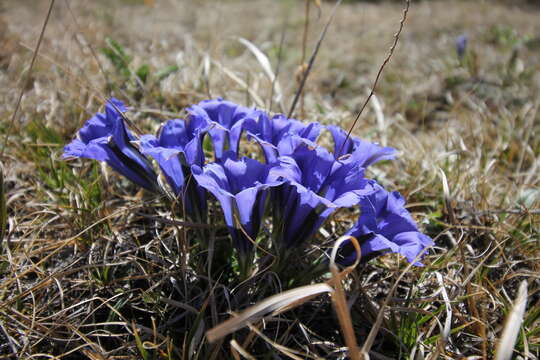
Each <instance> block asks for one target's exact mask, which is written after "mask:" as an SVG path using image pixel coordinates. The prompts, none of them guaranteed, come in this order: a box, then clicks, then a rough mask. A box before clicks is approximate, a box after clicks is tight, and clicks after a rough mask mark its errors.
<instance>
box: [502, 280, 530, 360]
mask: <svg viewBox="0 0 540 360" xmlns="http://www.w3.org/2000/svg"><path fill="white" fill-rule="evenodd" d="M526 307H527V280H523V281H522V282H521V284H519V290H518V295H517V297H516V300H515V301H514V306H513V307H512V311H511V312H510V314H509V315H508V317H507V318H506V325H505V326H504V330H503V334H502V336H501V339H500V340H499V344H498V345H497V351H496V355H495V360H509V359H511V358H512V353H513V352H514V346H515V345H516V340H517V338H518V335H519V330H520V329H521V323H522V322H523V316H524V315H525V309H526Z"/></svg>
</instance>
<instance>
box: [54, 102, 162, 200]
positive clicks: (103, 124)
mask: <svg viewBox="0 0 540 360" xmlns="http://www.w3.org/2000/svg"><path fill="white" fill-rule="evenodd" d="M124 111H126V108H125V106H124V104H123V103H122V102H121V101H120V100H117V99H114V98H111V99H110V100H109V101H108V102H107V104H106V105H105V113H97V114H96V115H94V116H93V117H92V118H90V119H89V120H88V121H87V122H86V123H85V124H84V126H83V127H82V128H81V130H80V131H79V138H78V139H75V140H73V141H72V142H71V143H70V144H68V145H66V146H65V147H64V158H69V157H80V158H88V159H94V160H98V161H104V162H106V163H107V164H108V165H109V166H110V167H112V168H113V169H114V170H116V171H117V172H119V173H120V174H122V175H124V176H125V177H126V178H128V179H129V180H131V181H133V182H134V183H135V184H137V185H140V186H142V187H144V188H145V189H147V190H150V191H155V192H157V191H159V190H158V189H159V186H158V183H157V175H156V173H155V172H154V170H153V169H152V166H151V164H150V162H149V161H148V159H147V158H146V157H145V156H144V155H142V154H141V153H140V152H139V150H138V149H137V148H136V147H135V146H133V145H132V144H131V141H133V140H135V137H134V136H133V135H132V134H131V133H130V132H129V131H128V130H127V129H126V126H125V124H124V121H123V118H122V114H121V112H124Z"/></svg>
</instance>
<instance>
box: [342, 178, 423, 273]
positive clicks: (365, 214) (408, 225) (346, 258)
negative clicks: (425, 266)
mask: <svg viewBox="0 0 540 360" xmlns="http://www.w3.org/2000/svg"><path fill="white" fill-rule="evenodd" d="M375 187H376V190H377V191H376V192H375V193H373V194H371V195H369V196H367V197H365V198H363V199H362V201H361V205H360V217H359V218H358V222H357V223H356V224H355V225H354V226H353V228H352V229H351V230H349V231H348V232H347V233H346V235H350V236H353V237H355V238H356V239H358V241H359V242H360V246H361V256H362V259H361V260H362V261H367V260H369V259H372V258H373V257H375V256H378V255H381V254H383V253H387V252H393V253H398V254H401V255H403V256H405V257H406V258H407V260H408V261H409V262H413V261H415V259H416V257H417V256H418V254H420V253H421V252H422V251H424V249H425V248H427V247H429V246H432V245H433V240H431V238H429V237H428V236H426V235H424V234H422V233H421V232H419V231H418V228H417V227H416V223H415V221H414V220H413V218H412V217H411V214H410V213H409V212H408V211H407V209H405V207H404V206H405V199H404V198H403V197H402V196H401V195H400V194H399V193H398V192H397V191H394V192H391V193H390V192H388V191H386V190H385V189H384V188H383V187H382V186H380V185H378V184H377V185H375ZM348 243H350V241H349V242H347V241H346V242H345V243H344V244H343V246H342V253H349V254H348V255H342V259H341V260H339V261H338V262H340V263H341V264H343V265H350V264H352V263H353V262H354V261H355V259H356V256H357V254H356V251H354V250H353V248H352V244H348ZM347 247H350V248H349V249H347ZM415 265H418V266H421V265H422V264H421V263H419V262H418V261H417V262H416V263H415Z"/></svg>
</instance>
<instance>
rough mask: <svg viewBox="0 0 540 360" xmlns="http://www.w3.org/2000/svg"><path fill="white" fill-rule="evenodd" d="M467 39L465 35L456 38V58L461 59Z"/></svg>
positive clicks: (465, 48) (465, 49)
mask: <svg viewBox="0 0 540 360" xmlns="http://www.w3.org/2000/svg"><path fill="white" fill-rule="evenodd" d="M468 41H469V37H468V36H467V35H466V34H463V35H460V36H458V37H457V38H456V53H457V56H458V58H460V59H461V58H463V56H464V55H465V52H466V51H467V42H468Z"/></svg>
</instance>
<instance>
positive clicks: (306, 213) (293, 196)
mask: <svg viewBox="0 0 540 360" xmlns="http://www.w3.org/2000/svg"><path fill="white" fill-rule="evenodd" d="M293 138H294V136H293ZM296 140H299V138H298V137H296ZM299 141H300V144H299V145H298V146H297V147H296V148H295V150H294V151H293V153H292V154H291V156H281V157H279V158H278V160H277V164H276V165H275V166H274V167H273V168H272V169H271V170H270V174H271V177H272V179H285V180H287V181H286V182H285V183H284V184H283V185H281V186H279V187H277V188H276V189H274V190H273V197H272V200H273V205H274V237H275V239H276V242H277V246H282V247H285V248H288V247H293V246H299V245H301V244H303V243H304V242H305V241H307V240H308V239H310V238H311V237H312V236H313V235H314V234H315V233H316V232H317V230H318V229H319V228H320V227H321V226H322V225H323V223H324V222H325V220H326V219H327V218H328V217H329V216H330V215H331V214H332V213H333V212H334V211H335V210H337V209H339V208H343V207H350V206H354V205H357V204H359V203H360V200H361V199H362V198H363V197H364V196H366V195H369V194H371V193H372V192H373V186H372V182H371V181H370V180H367V179H365V178H364V169H363V168H362V167H361V166H359V165H358V164H355V163H352V162H350V163H342V162H338V161H336V159H335V158H334V156H333V155H332V154H331V153H329V152H328V151H327V150H326V149H325V148H323V147H320V146H317V145H316V144H315V143H313V142H310V141H309V140H307V139H300V140H299Z"/></svg>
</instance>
